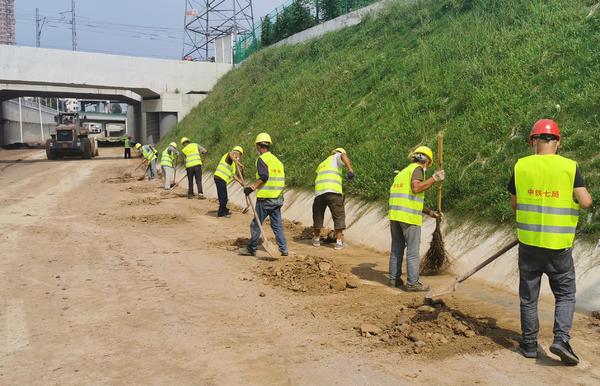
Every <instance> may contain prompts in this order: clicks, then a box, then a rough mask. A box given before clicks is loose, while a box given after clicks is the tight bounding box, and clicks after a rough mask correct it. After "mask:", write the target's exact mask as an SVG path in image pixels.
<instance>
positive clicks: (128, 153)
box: [123, 147, 131, 159]
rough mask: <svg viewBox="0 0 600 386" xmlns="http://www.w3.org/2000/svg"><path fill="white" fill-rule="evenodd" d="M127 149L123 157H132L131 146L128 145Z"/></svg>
mask: <svg viewBox="0 0 600 386" xmlns="http://www.w3.org/2000/svg"><path fill="white" fill-rule="evenodd" d="M124 150H125V154H124V155H123V158H125V159H127V158H131V148H129V147H126V148H124Z"/></svg>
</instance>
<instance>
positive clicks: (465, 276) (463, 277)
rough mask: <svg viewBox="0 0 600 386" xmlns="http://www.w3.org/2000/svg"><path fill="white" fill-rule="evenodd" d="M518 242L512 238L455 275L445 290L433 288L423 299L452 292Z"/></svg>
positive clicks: (430, 298) (427, 299) (428, 299)
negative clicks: (470, 267)
mask: <svg viewBox="0 0 600 386" xmlns="http://www.w3.org/2000/svg"><path fill="white" fill-rule="evenodd" d="M518 243H519V241H518V240H513V241H511V242H510V243H508V244H507V245H505V246H504V247H503V248H502V249H501V250H499V251H498V252H496V253H494V254H493V255H492V256H490V257H488V258H487V259H485V260H484V261H482V262H481V263H479V264H478V265H477V266H476V267H475V268H473V269H472V270H470V271H469V272H467V273H464V274H462V275H461V276H459V277H457V278H456V279H455V280H454V283H453V284H452V285H451V286H450V287H448V288H446V289H445V290H442V291H438V292H434V290H433V289H431V290H430V291H429V292H428V293H427V295H425V301H426V302H427V301H431V300H432V299H433V298H436V297H439V296H442V295H446V294H449V293H452V292H455V291H456V289H457V288H458V285H459V284H460V283H462V282H463V281H465V280H467V279H468V278H470V277H471V276H473V275H474V274H476V273H477V272H479V271H480V270H481V269H482V268H484V267H485V266H487V265H488V264H490V263H491V262H492V261H494V260H496V259H497V258H499V257H500V256H502V255H504V254H505V253H506V252H508V251H509V250H511V249H512V248H513V247H514V246H515V245H517V244H518Z"/></svg>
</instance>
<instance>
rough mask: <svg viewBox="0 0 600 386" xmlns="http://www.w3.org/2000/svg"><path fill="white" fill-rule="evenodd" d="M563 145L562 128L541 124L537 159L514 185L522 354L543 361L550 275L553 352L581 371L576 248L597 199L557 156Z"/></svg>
mask: <svg viewBox="0 0 600 386" xmlns="http://www.w3.org/2000/svg"><path fill="white" fill-rule="evenodd" d="M560 139H561V135H560V129H559V127H558V124H557V123H556V122H554V121H553V120H550V119H541V120H539V121H537V122H536V123H535V124H534V125H533V127H532V129H531V132H530V134H529V143H530V145H531V147H532V149H533V152H534V154H533V155H531V156H528V157H525V158H521V159H519V161H518V162H517V164H516V165H515V168H514V173H513V176H512V178H511V181H510V183H509V185H508V190H509V192H510V193H511V195H512V197H511V199H512V202H511V203H512V208H513V210H514V211H515V212H516V217H517V237H518V239H519V298H520V308H521V332H522V336H521V342H520V346H519V348H520V351H521V353H522V354H523V355H524V356H525V357H527V358H537V355H538V344H537V335H538V331H539V320H538V311H537V303H538V297H539V293H540V283H541V279H542V275H543V274H546V275H547V276H548V281H549V283H550V289H551V290H552V293H553V294H554V298H555V301H556V305H555V309H554V341H553V343H552V345H551V346H550V352H552V353H553V354H555V355H557V356H559V357H560V359H561V361H562V362H563V363H565V364H568V365H576V364H578V363H579V358H578V357H577V355H575V352H574V351H573V349H572V348H571V345H570V344H569V339H570V336H569V332H570V330H571V325H572V323H573V313H574V311H575V267H574V264H573V255H572V247H573V241H574V239H575V229H576V228H577V222H578V220H579V209H580V208H584V209H585V208H590V207H591V206H592V197H591V196H590V194H589V193H588V191H587V189H586V188H585V185H584V181H583V178H582V176H581V171H580V170H579V167H578V166H577V163H576V162H575V161H573V160H570V159H568V158H565V157H562V156H560V155H557V154H556V151H557V149H558V147H559V145H560Z"/></svg>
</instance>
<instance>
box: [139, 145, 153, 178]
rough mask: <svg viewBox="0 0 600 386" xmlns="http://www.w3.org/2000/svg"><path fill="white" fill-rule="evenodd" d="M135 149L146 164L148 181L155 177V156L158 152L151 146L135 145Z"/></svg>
mask: <svg viewBox="0 0 600 386" xmlns="http://www.w3.org/2000/svg"><path fill="white" fill-rule="evenodd" d="M135 149H136V150H137V151H139V152H141V153H142V157H143V158H144V160H145V162H146V175H147V176H148V179H149V180H153V179H154V178H155V177H156V155H157V154H158V151H157V150H156V149H155V148H154V147H153V146H152V145H144V146H142V144H141V143H136V144H135Z"/></svg>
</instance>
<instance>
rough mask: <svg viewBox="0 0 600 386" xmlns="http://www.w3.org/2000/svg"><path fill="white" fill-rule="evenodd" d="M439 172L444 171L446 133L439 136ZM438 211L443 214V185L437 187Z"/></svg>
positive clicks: (440, 133) (439, 184)
mask: <svg viewBox="0 0 600 386" xmlns="http://www.w3.org/2000/svg"><path fill="white" fill-rule="evenodd" d="M438 170H444V132H443V131H440V132H439V134H438ZM437 210H438V213H442V183H441V182H439V183H438V186H437Z"/></svg>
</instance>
